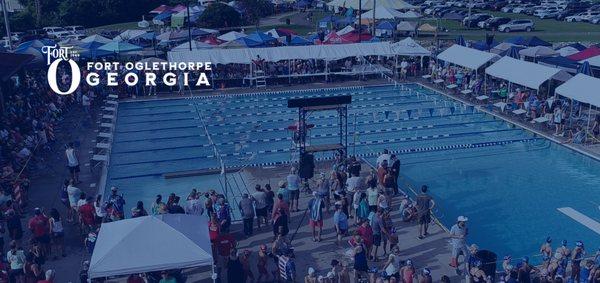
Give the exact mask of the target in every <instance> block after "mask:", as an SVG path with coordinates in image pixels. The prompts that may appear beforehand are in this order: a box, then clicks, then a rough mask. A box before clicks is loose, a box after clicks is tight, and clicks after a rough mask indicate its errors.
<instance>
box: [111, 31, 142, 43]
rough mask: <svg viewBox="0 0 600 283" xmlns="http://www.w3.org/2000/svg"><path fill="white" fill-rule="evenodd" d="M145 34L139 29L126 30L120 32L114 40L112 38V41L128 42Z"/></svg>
mask: <svg viewBox="0 0 600 283" xmlns="http://www.w3.org/2000/svg"><path fill="white" fill-rule="evenodd" d="M146 32H147V31H146V30H141V29H128V30H126V31H124V32H122V33H121V34H119V35H117V36H116V37H115V38H113V40H114V41H125V40H129V39H134V38H136V37H138V36H141V35H143V34H145V33H146Z"/></svg>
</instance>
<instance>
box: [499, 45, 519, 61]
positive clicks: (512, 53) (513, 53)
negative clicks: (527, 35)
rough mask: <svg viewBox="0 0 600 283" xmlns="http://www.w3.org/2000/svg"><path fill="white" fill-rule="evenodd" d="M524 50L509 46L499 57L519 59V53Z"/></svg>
mask: <svg viewBox="0 0 600 283" xmlns="http://www.w3.org/2000/svg"><path fill="white" fill-rule="evenodd" d="M523 49H525V48H524V47H519V46H511V47H510V48H509V49H507V50H506V51H504V52H501V53H500V54H498V55H500V56H508V57H511V58H515V59H520V58H521V56H520V55H519V51H521V50H523Z"/></svg>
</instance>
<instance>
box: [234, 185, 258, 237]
mask: <svg viewBox="0 0 600 283" xmlns="http://www.w3.org/2000/svg"><path fill="white" fill-rule="evenodd" d="M238 208H239V209H240V212H241V214H242V219H243V221H244V235H245V236H246V237H249V236H252V232H253V231H252V228H253V226H254V206H253V205H252V200H251V199H250V198H249V197H248V194H247V193H244V194H243V195H242V200H240V203H239V204H238Z"/></svg>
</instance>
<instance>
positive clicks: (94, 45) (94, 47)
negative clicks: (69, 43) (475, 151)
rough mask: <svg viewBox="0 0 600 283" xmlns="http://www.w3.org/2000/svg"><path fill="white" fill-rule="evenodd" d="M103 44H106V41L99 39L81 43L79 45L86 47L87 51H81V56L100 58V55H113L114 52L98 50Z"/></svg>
mask: <svg viewBox="0 0 600 283" xmlns="http://www.w3.org/2000/svg"><path fill="white" fill-rule="evenodd" d="M103 45H104V43H102V42H99V41H90V42H86V43H84V44H81V45H79V47H81V48H83V49H85V51H83V52H81V53H80V54H79V56H80V57H83V58H91V59H94V58H98V57H104V56H108V55H112V54H113V52H110V51H105V50H98V48H100V46H103Z"/></svg>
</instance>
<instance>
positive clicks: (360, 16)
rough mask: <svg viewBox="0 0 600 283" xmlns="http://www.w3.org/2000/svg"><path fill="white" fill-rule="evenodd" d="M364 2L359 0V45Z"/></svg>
mask: <svg viewBox="0 0 600 283" xmlns="http://www.w3.org/2000/svg"><path fill="white" fill-rule="evenodd" d="M361 8H362V0H358V43H360V39H361V38H360V35H361V30H362V12H361Z"/></svg>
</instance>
